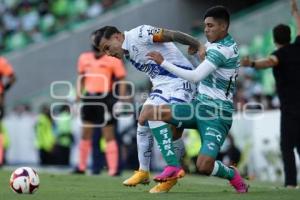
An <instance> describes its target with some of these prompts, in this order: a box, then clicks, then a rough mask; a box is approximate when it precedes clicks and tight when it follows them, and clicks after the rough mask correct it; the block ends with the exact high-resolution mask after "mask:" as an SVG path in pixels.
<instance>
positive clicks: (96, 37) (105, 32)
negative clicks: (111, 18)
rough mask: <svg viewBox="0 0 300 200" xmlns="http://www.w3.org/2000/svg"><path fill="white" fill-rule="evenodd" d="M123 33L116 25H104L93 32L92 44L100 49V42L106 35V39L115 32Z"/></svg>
mask: <svg viewBox="0 0 300 200" xmlns="http://www.w3.org/2000/svg"><path fill="white" fill-rule="evenodd" d="M115 33H121V32H120V31H119V30H118V29H117V28H116V27H114V26H104V27H102V28H100V29H98V30H95V31H94V32H93V33H92V34H91V37H92V45H93V46H94V47H95V48H96V49H98V44H99V43H100V41H101V39H102V38H103V37H104V38H105V39H109V38H110V37H111V36H112V35H113V34H115Z"/></svg>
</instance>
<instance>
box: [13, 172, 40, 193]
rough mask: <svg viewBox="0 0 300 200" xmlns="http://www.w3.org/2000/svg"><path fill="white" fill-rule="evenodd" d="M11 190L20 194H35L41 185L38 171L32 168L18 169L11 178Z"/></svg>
mask: <svg viewBox="0 0 300 200" xmlns="http://www.w3.org/2000/svg"><path fill="white" fill-rule="evenodd" d="M9 185H10V188H11V189H12V190H13V191H14V192H16V193H19V194H33V193H34V192H35V191H36V190H37V189H38V188H39V185H40V179H39V176H38V174H37V173H36V171H35V170H34V169H32V168H30V167H20V168H18V169H16V170H15V171H14V172H13V173H12V174H11V177H10V181H9Z"/></svg>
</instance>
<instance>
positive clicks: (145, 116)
mask: <svg viewBox="0 0 300 200" xmlns="http://www.w3.org/2000/svg"><path fill="white" fill-rule="evenodd" d="M153 115H154V113H153V107H152V106H150V105H146V106H144V107H143V110H142V111H141V113H140V115H139V119H138V122H139V124H141V125H144V124H145V122H146V121H148V120H149V119H151V116H153Z"/></svg>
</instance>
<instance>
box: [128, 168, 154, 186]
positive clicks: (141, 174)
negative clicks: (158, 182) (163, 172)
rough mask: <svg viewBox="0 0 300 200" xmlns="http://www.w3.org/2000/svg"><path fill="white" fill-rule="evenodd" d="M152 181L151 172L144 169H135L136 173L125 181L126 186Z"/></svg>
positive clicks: (145, 183) (146, 183)
mask: <svg viewBox="0 0 300 200" xmlns="http://www.w3.org/2000/svg"><path fill="white" fill-rule="evenodd" d="M149 183H150V173H149V172H147V171H144V170H141V169H140V170H138V171H135V172H134V174H133V175H132V176H131V177H130V178H128V179H126V180H125V181H124V182H123V185H125V186H136V185H137V184H143V185H148V184H149Z"/></svg>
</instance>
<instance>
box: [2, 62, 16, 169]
mask: <svg viewBox="0 0 300 200" xmlns="http://www.w3.org/2000/svg"><path fill="white" fill-rule="evenodd" d="M3 79H4V80H3ZM15 80H16V77H15V73H14V70H13V68H12V66H11V65H10V64H9V63H8V61H7V60H6V59H5V58H4V57H0V166H1V165H2V164H3V162H4V128H3V126H2V119H3V116H4V97H5V93H6V92H7V91H8V90H9V89H10V87H11V86H12V85H13V84H14V83H15Z"/></svg>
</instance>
